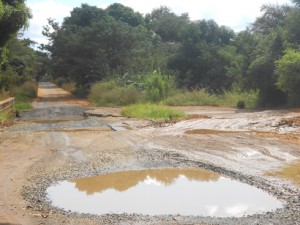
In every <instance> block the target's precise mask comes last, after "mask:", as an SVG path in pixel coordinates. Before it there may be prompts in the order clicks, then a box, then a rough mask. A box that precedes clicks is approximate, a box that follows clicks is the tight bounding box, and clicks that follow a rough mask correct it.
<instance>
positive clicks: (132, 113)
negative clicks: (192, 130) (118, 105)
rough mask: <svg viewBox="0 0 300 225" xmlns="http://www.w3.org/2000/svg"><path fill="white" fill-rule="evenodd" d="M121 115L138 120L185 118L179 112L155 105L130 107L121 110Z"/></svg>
mask: <svg viewBox="0 0 300 225" xmlns="http://www.w3.org/2000/svg"><path fill="white" fill-rule="evenodd" d="M122 115H124V116H127V117H132V118H140V119H177V118H185V117H186V114H185V113H184V112H182V111H180V110H176V109H172V108H170V107H168V106H165V105H156V104H136V105H131V106H128V107H125V108H124V109H123V110H122Z"/></svg>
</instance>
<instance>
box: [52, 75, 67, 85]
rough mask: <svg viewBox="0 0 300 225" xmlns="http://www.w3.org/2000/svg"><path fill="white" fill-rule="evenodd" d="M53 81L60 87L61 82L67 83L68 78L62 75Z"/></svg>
mask: <svg viewBox="0 0 300 225" xmlns="http://www.w3.org/2000/svg"><path fill="white" fill-rule="evenodd" d="M55 83H56V85H57V86H58V87H62V85H63V84H65V83H68V80H67V79H66V78H64V77H59V78H57V79H56V81H55Z"/></svg>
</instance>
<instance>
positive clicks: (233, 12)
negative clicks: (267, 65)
mask: <svg viewBox="0 0 300 225" xmlns="http://www.w3.org/2000/svg"><path fill="white" fill-rule="evenodd" d="M115 2H118V3H121V4H123V5H125V6H129V7H131V8H133V9H134V10H135V11H138V12H140V13H142V14H144V15H145V14H147V13H150V12H151V11H152V10H153V9H155V8H159V7H160V6H168V7H169V8H170V9H171V10H172V11H173V12H175V13H176V14H178V15H180V14H182V13H188V14H189V17H190V19H191V20H199V19H213V20H215V21H216V22H217V23H218V24H219V25H225V26H228V27H230V28H232V29H233V30H235V31H236V32H238V31H241V30H243V29H245V28H246V27H247V26H249V25H250V24H251V23H252V22H254V20H255V18H256V17H258V16H259V15H261V12H260V8H261V6H262V5H263V4H290V0H148V1H144V0H27V1H26V4H27V5H28V6H29V8H30V9H31V12H32V15H33V18H32V19H31V20H30V26H29V29H28V30H27V31H26V32H25V37H29V38H30V39H32V40H34V41H36V42H38V43H47V40H46V39H45V37H43V35H42V29H43V26H45V25H46V24H47V18H53V19H55V20H56V21H57V22H62V21H63V18H64V17H67V16H70V11H72V9H73V8H74V7H80V5H81V4H82V3H87V4H89V5H91V6H97V7H100V8H106V7H107V6H109V5H110V4H113V3H115Z"/></svg>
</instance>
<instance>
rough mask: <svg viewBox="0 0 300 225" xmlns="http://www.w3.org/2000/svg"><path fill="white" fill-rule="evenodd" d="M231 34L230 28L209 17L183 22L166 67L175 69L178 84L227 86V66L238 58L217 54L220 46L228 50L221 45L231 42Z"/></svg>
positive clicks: (229, 79)
mask: <svg viewBox="0 0 300 225" xmlns="http://www.w3.org/2000/svg"><path fill="white" fill-rule="evenodd" d="M234 36H235V35H234V32H233V31H232V30H231V29H229V28H225V27H223V26H218V25H217V24H216V23H215V22H214V21H212V20H208V21H206V20H202V21H198V22H195V23H191V24H188V25H187V26H185V27H184V29H182V30H181V32H180V38H181V46H180V48H179V50H178V52H177V54H175V55H174V56H173V57H172V58H171V59H170V62H169V67H170V68H171V69H173V70H175V71H177V72H178V79H179V85H180V86H185V87H186V88H189V89H192V88H198V87H204V88H208V89H211V90H214V91H216V92H218V91H220V90H221V89H230V88H231V85H232V83H233V80H234V78H233V77H230V76H228V69H227V68H230V67H231V68H233V67H234V66H232V65H235V64H239V62H232V61H230V60H232V59H235V57H232V59H231V58H224V56H226V54H221V50H222V51H223V52H224V51H226V50H227V51H232V49H230V48H228V49H226V48H224V46H226V45H229V44H231V40H232V39H233V38H234ZM232 53H234V54H236V53H235V52H234V51H232ZM236 55H237V54H236ZM236 58H237V57H236Z"/></svg>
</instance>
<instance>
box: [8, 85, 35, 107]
mask: <svg viewBox="0 0 300 225" xmlns="http://www.w3.org/2000/svg"><path fill="white" fill-rule="evenodd" d="M37 89H38V86H37V84H36V83H34V82H26V83H24V84H23V85H21V86H19V87H16V88H14V89H13V90H12V91H11V95H12V96H14V97H15V98H16V103H15V105H14V110H15V111H20V110H26V109H32V106H31V100H32V99H34V98H36V97H37Z"/></svg>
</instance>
